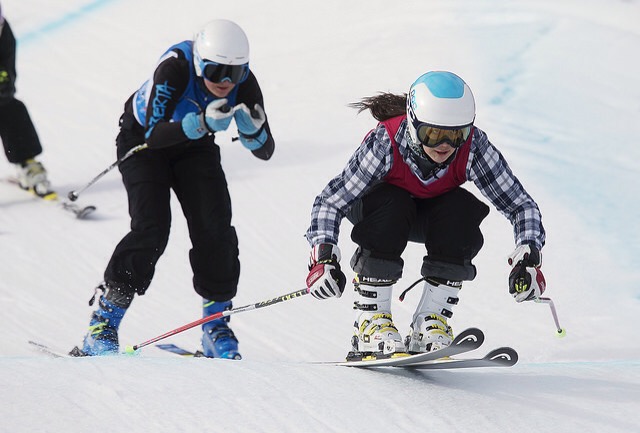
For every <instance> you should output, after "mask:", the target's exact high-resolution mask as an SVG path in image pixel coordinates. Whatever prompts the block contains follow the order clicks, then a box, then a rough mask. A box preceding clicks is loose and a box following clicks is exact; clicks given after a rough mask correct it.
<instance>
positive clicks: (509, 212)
mask: <svg viewBox="0 0 640 433" xmlns="http://www.w3.org/2000/svg"><path fill="white" fill-rule="evenodd" d="M467 178H468V179H469V180H471V181H473V182H474V183H475V185H476V186H477V187H478V189H479V190H480V191H481V193H482V194H483V195H484V196H485V197H486V198H487V199H488V200H489V201H490V202H491V203H492V204H493V205H494V206H495V208H496V209H497V210H498V211H499V212H500V213H501V214H503V215H504V216H505V217H506V218H507V219H508V220H509V221H510V222H511V224H512V226H513V231H514V238H515V243H516V248H515V250H514V251H513V252H512V253H511V254H510V255H509V260H508V263H509V265H510V266H511V268H512V269H511V272H510V274H509V293H511V295H512V296H513V297H514V298H515V300H516V301H517V302H522V301H528V300H532V299H535V298H537V297H539V296H540V295H541V294H542V293H543V292H544V290H545V286H546V283H545V279H544V276H543V274H542V271H541V270H540V268H541V266H542V253H541V250H542V247H543V246H544V242H545V230H544V227H543V226H542V214H541V213H540V209H539V208H538V205H537V203H536V202H535V201H534V200H533V198H532V197H531V196H530V195H529V194H528V193H527V191H526V190H525V189H524V187H523V186H522V184H521V183H520V181H519V180H518V178H517V177H516V176H515V175H514V174H513V172H512V171H511V168H510V167H509V165H508V164H507V161H506V160H505V159H504V157H503V156H502V154H501V153H500V151H498V149H496V148H495V147H494V146H493V145H492V144H491V142H489V139H488V138H487V135H486V134H485V133H484V132H483V131H481V130H479V129H477V128H476V130H475V132H474V137H473V144H472V148H471V154H470V157H469V162H468V164H467Z"/></svg>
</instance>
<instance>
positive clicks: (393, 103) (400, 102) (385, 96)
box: [349, 92, 407, 122]
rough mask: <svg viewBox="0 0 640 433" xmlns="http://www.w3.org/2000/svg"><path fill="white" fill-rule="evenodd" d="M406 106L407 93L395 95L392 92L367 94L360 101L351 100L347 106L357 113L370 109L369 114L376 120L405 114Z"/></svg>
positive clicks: (379, 120) (381, 120) (380, 120)
mask: <svg viewBox="0 0 640 433" xmlns="http://www.w3.org/2000/svg"><path fill="white" fill-rule="evenodd" d="M406 106H407V94H406V93H404V94H402V95H396V94H393V93H384V92H381V93H380V94H378V95H376V96H367V97H366V98H362V100H361V101H360V102H352V103H351V104H349V107H351V108H355V109H356V110H358V113H361V112H363V111H364V110H369V111H371V115H372V116H373V117H374V119H376V120H377V121H378V122H383V121H385V120H388V119H391V118H392V117H396V116H401V115H403V114H405V112H406Z"/></svg>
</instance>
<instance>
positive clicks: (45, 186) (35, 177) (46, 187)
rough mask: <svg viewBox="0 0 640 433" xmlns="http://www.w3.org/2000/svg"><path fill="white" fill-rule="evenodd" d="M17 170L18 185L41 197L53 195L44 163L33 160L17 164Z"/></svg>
mask: <svg viewBox="0 0 640 433" xmlns="http://www.w3.org/2000/svg"><path fill="white" fill-rule="evenodd" d="M16 169H17V178H18V183H19V184H20V187H21V188H22V189H26V190H29V191H33V192H34V193H35V194H36V195H39V196H40V197H44V196H47V195H49V194H52V193H53V191H51V187H50V183H49V180H48V179H47V170H45V168H44V166H43V165H42V163H40V162H38V161H36V160H35V159H33V158H31V159H27V160H26V161H24V162H22V163H20V164H16Z"/></svg>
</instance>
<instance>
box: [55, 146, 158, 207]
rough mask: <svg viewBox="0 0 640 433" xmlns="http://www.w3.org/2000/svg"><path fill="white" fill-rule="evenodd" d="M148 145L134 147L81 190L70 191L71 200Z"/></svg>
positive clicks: (75, 198)
mask: <svg viewBox="0 0 640 433" xmlns="http://www.w3.org/2000/svg"><path fill="white" fill-rule="evenodd" d="M147 147H149V146H148V145H147V144H146V143H145V144H139V145H137V146H136V147H134V148H133V149H131V150H129V151H128V152H127V153H125V154H124V156H123V157H122V158H120V159H118V160H117V161H116V162H114V163H113V164H111V165H110V166H109V167H107V168H106V169H105V170H104V171H103V172H102V173H100V174H99V175H97V176H96V177H94V178H93V179H91V180H90V181H89V183H87V184H86V185H85V186H83V187H82V188H80V189H79V190H74V191H69V194H68V195H67V197H69V200H71V201H76V200H77V199H78V197H79V196H80V194H81V193H82V192H83V191H84V190H85V189H87V188H89V187H90V186H91V185H93V184H94V183H96V182H97V181H98V180H100V179H101V178H102V176H104V175H105V174H107V173H109V172H110V171H111V170H113V169H114V168H115V167H117V166H119V165H120V163H122V161H124V160H125V159H127V158H129V157H130V156H131V155H133V154H134V153H136V152H139V151H141V150H144V149H146V148H147Z"/></svg>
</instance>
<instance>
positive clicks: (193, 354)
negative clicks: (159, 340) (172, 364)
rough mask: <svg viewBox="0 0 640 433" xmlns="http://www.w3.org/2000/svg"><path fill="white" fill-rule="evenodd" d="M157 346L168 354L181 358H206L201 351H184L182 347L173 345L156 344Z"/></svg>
mask: <svg viewBox="0 0 640 433" xmlns="http://www.w3.org/2000/svg"><path fill="white" fill-rule="evenodd" d="M155 346H156V347H157V348H158V349H162V350H165V351H167V352H171V353H175V354H176V355H180V356H183V357H185V358H200V357H203V356H204V354H203V353H202V352H201V351H199V350H196V351H195V352H192V351H190V350H187V349H183V348H182V347H180V346H176V345H175V344H173V343H167V344H156V345H155Z"/></svg>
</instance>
